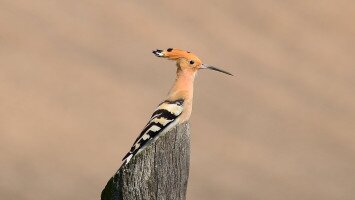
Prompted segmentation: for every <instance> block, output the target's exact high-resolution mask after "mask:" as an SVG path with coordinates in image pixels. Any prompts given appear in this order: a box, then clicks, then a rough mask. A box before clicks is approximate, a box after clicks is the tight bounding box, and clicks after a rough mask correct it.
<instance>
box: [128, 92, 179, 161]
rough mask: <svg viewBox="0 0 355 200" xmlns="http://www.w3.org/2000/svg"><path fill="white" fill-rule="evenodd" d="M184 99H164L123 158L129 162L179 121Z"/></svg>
mask: <svg viewBox="0 0 355 200" xmlns="http://www.w3.org/2000/svg"><path fill="white" fill-rule="evenodd" d="M183 104H184V100H182V99H180V100H176V101H164V102H163V103H161V104H160V105H159V106H158V108H157V109H156V110H155V112H154V113H153V115H152V117H151V118H150V120H149V122H148V124H147V125H146V126H145V127H144V129H143V131H142V132H141V134H140V135H139V136H138V138H137V139H136V141H135V142H134V144H133V146H132V148H131V150H130V151H129V152H128V153H127V154H126V156H125V157H124V158H123V159H122V160H125V164H127V163H128V162H129V161H130V159H131V158H132V157H133V156H134V155H136V154H137V153H139V152H140V151H141V150H143V148H144V147H145V146H146V145H147V143H148V142H149V141H151V140H154V139H156V138H157V136H158V135H159V134H161V133H164V132H167V131H169V130H170V129H171V128H172V127H174V126H175V125H176V123H177V120H176V119H177V118H178V117H179V116H180V115H181V113H182V111H183Z"/></svg>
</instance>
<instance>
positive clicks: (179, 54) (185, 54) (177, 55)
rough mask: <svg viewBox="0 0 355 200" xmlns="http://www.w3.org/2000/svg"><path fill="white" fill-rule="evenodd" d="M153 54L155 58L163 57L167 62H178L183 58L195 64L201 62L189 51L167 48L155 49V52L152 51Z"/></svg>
mask: <svg viewBox="0 0 355 200" xmlns="http://www.w3.org/2000/svg"><path fill="white" fill-rule="evenodd" d="M153 53H154V54H155V55H156V56H157V57H163V58H167V59H169V60H178V59H181V58H185V59H186V60H188V61H191V60H192V61H194V62H196V63H201V60H200V59H199V58H198V57H197V56H196V55H195V54H193V53H191V52H189V51H184V50H181V49H175V48H168V49H166V50H160V49H157V50H155V51H153Z"/></svg>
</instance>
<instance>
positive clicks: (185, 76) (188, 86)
mask: <svg viewBox="0 0 355 200" xmlns="http://www.w3.org/2000/svg"><path fill="white" fill-rule="evenodd" d="M195 75H196V72H195V71H190V70H189V71H187V70H181V69H180V68H178V70H177V72H176V79H175V83H174V85H173V87H172V88H171V89H170V91H169V95H168V99H171V100H176V99H184V100H185V101H186V100H192V97H193V89H194V88H193V86H194V80H195Z"/></svg>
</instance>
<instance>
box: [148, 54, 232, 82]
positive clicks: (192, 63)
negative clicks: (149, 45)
mask: <svg viewBox="0 0 355 200" xmlns="http://www.w3.org/2000/svg"><path fill="white" fill-rule="evenodd" d="M153 53H154V55H156V56H157V57H162V58H167V59H169V60H174V61H176V63H177V66H178V67H179V68H180V69H181V70H183V71H192V72H196V71H198V70H200V69H210V70H214V71H219V72H222V73H225V74H228V75H231V76H233V74H231V73H229V72H227V71H224V70H222V69H219V68H217V67H214V66H212V65H207V64H204V63H202V61H201V60H200V59H199V58H198V57H197V56H196V55H195V54H193V53H191V52H189V51H184V50H180V49H175V48H168V49H166V50H160V49H157V50H154V51H153Z"/></svg>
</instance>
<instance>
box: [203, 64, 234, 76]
mask: <svg viewBox="0 0 355 200" xmlns="http://www.w3.org/2000/svg"><path fill="white" fill-rule="evenodd" d="M201 69H210V70H214V71H218V72H222V73H225V74H228V75H231V76H233V74H231V73H229V72H227V71H224V70H222V69H218V68H217V67H214V66H212V65H206V64H202V65H201Z"/></svg>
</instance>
